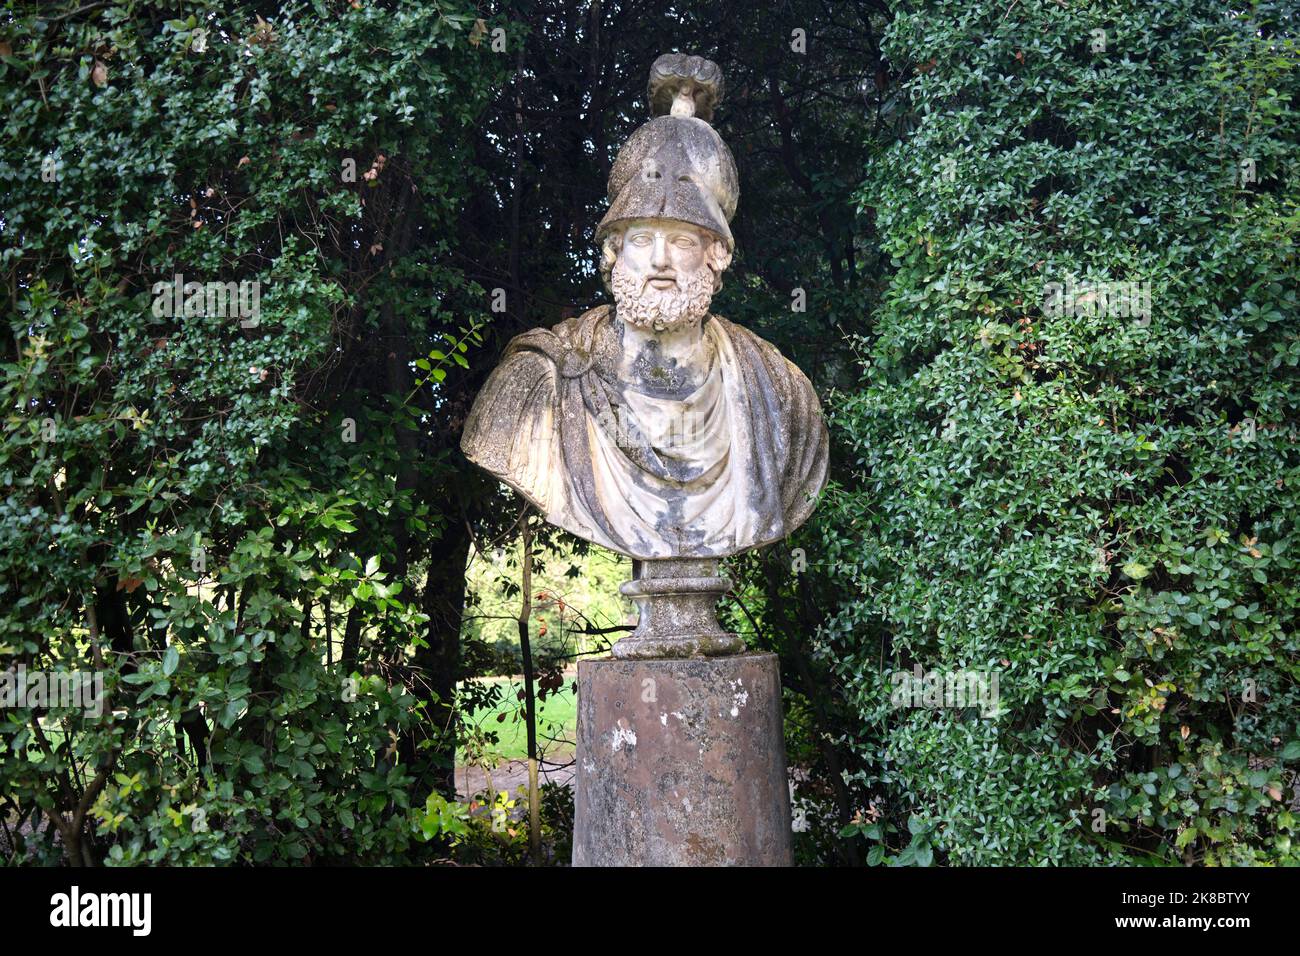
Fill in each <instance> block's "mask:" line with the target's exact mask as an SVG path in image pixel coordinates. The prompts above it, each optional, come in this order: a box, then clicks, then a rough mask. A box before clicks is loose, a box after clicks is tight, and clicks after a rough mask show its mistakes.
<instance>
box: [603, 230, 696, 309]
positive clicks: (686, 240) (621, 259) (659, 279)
mask: <svg viewBox="0 0 1300 956" xmlns="http://www.w3.org/2000/svg"><path fill="white" fill-rule="evenodd" d="M719 243H720V240H719V239H718V238H717V237H716V236H714V235H713V234H712V233H710V232H709V231H708V230H705V229H700V228H699V227H697V226H692V225H690V224H689V223H685V222H680V221H678V220H675V219H638V220H634V221H633V222H631V223H629V224H628V226H627V227H626V229H625V230H624V232H623V241H622V246H621V248H620V249H619V253H618V259H617V260H616V261H615V263H614V269H613V273H612V282H611V286H612V288H613V292H614V302H615V310H616V314H617V315H618V316H619V317H620V318H621V319H623V320H624V321H627V322H632V323H633V324H635V325H640V326H646V327H650V328H653V329H655V330H656V331H663V330H665V329H672V328H674V327H676V326H679V325H683V324H685V323H687V322H692V321H695V322H698V321H701V320H703V318H704V317H705V316H706V315H707V314H708V311H709V302H710V301H711V300H712V298H713V287H714V282H715V278H716V277H715V274H714V268H713V266H714V263H713V262H712V261H711V259H712V257H713V256H714V255H715V246H716V245H717V244H719Z"/></svg>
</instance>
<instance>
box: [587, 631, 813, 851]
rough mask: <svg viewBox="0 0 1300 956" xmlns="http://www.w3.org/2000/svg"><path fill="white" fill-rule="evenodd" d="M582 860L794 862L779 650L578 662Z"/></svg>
mask: <svg viewBox="0 0 1300 956" xmlns="http://www.w3.org/2000/svg"><path fill="white" fill-rule="evenodd" d="M576 782H577V786H576V793H575V818H574V838H573V864H574V866H642V865H645V866H789V865H791V862H792V860H791V832H790V801H789V789H788V787H789V785H788V783H787V780H786V766H785V745H784V742H783V737H782V733H781V688H780V676H779V673H778V665H777V659H776V656H775V655H774V654H739V655H735V656H731V657H717V658H694V659H690V660H611V659H602V660H591V661H581V662H580V663H579V664H578V752H577V781H576Z"/></svg>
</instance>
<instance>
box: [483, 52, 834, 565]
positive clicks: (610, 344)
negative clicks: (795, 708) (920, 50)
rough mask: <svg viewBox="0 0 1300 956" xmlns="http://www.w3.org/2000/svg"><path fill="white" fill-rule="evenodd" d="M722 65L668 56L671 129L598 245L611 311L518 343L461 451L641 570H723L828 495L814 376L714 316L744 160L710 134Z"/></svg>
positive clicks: (627, 174) (628, 180)
mask: <svg viewBox="0 0 1300 956" xmlns="http://www.w3.org/2000/svg"><path fill="white" fill-rule="evenodd" d="M721 95H722V74H721V71H720V70H719V69H718V67H717V64H715V63H711V62H709V61H708V60H704V59H701V58H700V57H692V56H681V55H676V54H674V55H668V56H664V57H660V58H659V60H657V61H656V62H655V65H654V68H653V69H652V71H651V79H650V100H651V104H652V109H653V110H654V112H656V113H657V114H665V113H666V114H667V115H657V116H656V117H655V118H654V119H652V120H651V121H650V122H648V123H646V124H645V125H644V126H642V127H641V128H640V129H638V130H637V131H636V132H635V133H634V134H633V135H632V136H631V138H630V139H629V140H628V141H627V142H626V143H625V144H624V145H623V148H622V149H621V150H620V151H619V155H618V158H617V160H616V161H615V163H614V166H613V169H612V171H611V173H610V178H609V195H610V208H609V210H608V213H607V215H606V216H605V218H604V219H603V220H602V221H601V223H600V226H599V227H598V229H597V235H598V237H599V238H600V240H601V243H602V249H601V273H602V275H603V276H604V277H605V281H606V285H607V287H608V288H609V290H610V291H611V292H612V293H613V296H614V307H613V308H612V309H611V308H610V307H609V306H607V305H602V306H599V307H597V308H595V309H592V310H591V311H589V312H587V313H586V314H585V315H582V316H579V317H576V318H572V319H569V320H566V321H565V322H561V323H560V324H558V325H556V326H554V327H553V328H550V329H534V330H532V331H530V332H526V333H524V334H523V335H520V336H517V337H516V338H515V339H514V340H513V341H512V342H511V343H510V345H509V346H508V347H507V348H506V351H505V354H504V355H503V357H502V360H501V363H500V365H499V366H498V367H497V369H496V370H495V371H494V372H493V373H492V375H491V377H490V378H489V379H488V381H487V383H486V385H485V386H484V387H483V390H482V391H481V392H480V393H479V395H478V397H477V398H476V400H475V402H474V406H473V408H472V409H471V411H470V414H469V416H468V419H467V420H466V423H465V431H464V435H463V437H462V440H461V448H462V450H463V451H464V452H465V455H466V456H467V457H468V458H469V459H470V460H471V461H473V462H475V463H476V464H478V465H480V466H481V467H483V468H485V469H486V470H487V471H489V472H491V473H492V474H493V475H496V476H497V477H498V478H500V479H501V480H502V481H503V482H505V483H506V484H508V485H510V486H511V487H513V488H514V489H516V490H517V491H519V492H520V493H521V494H522V495H524V497H525V498H527V499H528V500H529V501H531V502H532V503H533V504H534V505H535V506H536V507H537V508H538V510H539V511H540V512H541V513H542V514H543V515H544V516H545V518H546V520H547V521H548V522H550V523H551V524H554V525H557V526H559V527H561V528H564V529H565V530H567V531H570V532H572V533H573V534H575V535H577V536H578V537H580V538H585V539H586V540H588V541H593V542H595V543H596V544H600V545H603V546H604V547H606V548H610V549H612V550H614V551H618V552H620V553H622V554H626V555H631V556H632V557H635V558H642V559H653V558H660V559H662V558H717V557H725V556H727V555H731V554H736V553H739V552H741V551H746V550H749V549H751V548H757V547H761V546H762V545H765V544H770V543H771V542H773V541H778V540H780V539H781V538H784V537H785V536H786V535H788V534H790V533H791V532H792V531H794V529H795V528H797V527H798V526H799V525H800V524H802V523H803V522H804V521H805V520H807V518H808V516H809V514H811V512H812V510H813V506H814V504H815V499H816V497H817V495H818V494H819V493H820V491H821V489H822V487H823V485H824V484H825V482H826V471H827V450H828V447H829V437H828V435H827V431H826V425H825V423H824V421H823V419H822V411H821V405H820V403H819V401H818V399H817V394H816V392H815V391H814V389H813V387H812V385H811V383H810V382H809V381H808V379H807V377H805V376H804V374H803V373H802V372H801V371H800V370H799V369H798V368H797V367H796V366H795V365H794V364H793V363H791V362H789V361H788V360H787V359H786V358H785V357H784V356H782V355H781V353H780V352H779V351H778V350H777V349H776V348H775V347H774V346H773V345H772V344H771V343H769V342H766V341H764V340H763V339H761V338H759V337H758V336H757V335H755V334H754V333H752V332H750V331H748V330H747V329H745V328H742V327H741V326H738V325H735V324H733V323H731V322H728V321H727V320H726V319H724V318H722V317H721V316H717V315H713V314H711V313H710V312H709V305H710V303H711V301H712V297H713V295H714V294H715V293H716V292H717V291H718V289H719V288H721V285H722V276H723V273H724V272H725V271H726V270H727V268H728V266H729V265H730V264H731V256H732V251H733V247H734V241H733V237H732V235H731V231H730V228H729V225H728V223H729V221H730V219H731V217H732V216H733V215H734V213H735V211H736V203H737V202H738V199H739V180H738V179H737V176H736V167H735V161H734V159H733V157H732V155H731V153H730V151H729V150H728V149H727V146H726V144H725V143H724V142H723V141H722V139H721V138H720V137H719V136H718V134H717V132H716V131H715V130H714V129H713V127H712V126H710V125H709V123H708V122H707V121H706V120H707V118H709V117H711V116H712V110H713V108H714V106H715V105H716V104H717V102H718V100H719V99H720V98H721Z"/></svg>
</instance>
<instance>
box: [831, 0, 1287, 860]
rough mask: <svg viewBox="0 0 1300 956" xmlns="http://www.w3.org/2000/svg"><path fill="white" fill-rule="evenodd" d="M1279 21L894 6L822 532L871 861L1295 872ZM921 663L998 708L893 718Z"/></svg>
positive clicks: (1279, 10)
mask: <svg viewBox="0 0 1300 956" xmlns="http://www.w3.org/2000/svg"><path fill="white" fill-rule="evenodd" d="M1296 28H1297V21H1296V18H1295V14H1294V12H1293V10H1292V9H1291V8H1290V7H1283V6H1280V5H1271V4H1256V5H1253V7H1252V6H1248V7H1246V8H1243V9H1242V10H1240V11H1239V12H1229V11H1227V10H1226V9H1225V8H1224V6H1223V5H1222V4H1220V3H1217V2H1213V0H1177V2H1171V3H1162V4H1150V3H1143V2H1128V3H1123V2H1116V3H1111V2H1105V3H1086V4H1069V5H1063V4H1059V3H1055V2H1050V0H1022V2H1020V3H1014V4H1008V3H1005V2H996V3H993V2H983V0H977V2H964V0H963V2H925V3H911V4H905V5H904V7H903V9H900V10H899V11H898V14H897V16H896V19H895V20H894V22H893V24H892V26H891V28H890V30H889V33H888V37H887V45H886V54H887V56H888V57H889V58H890V60H891V62H892V63H893V65H894V67H895V68H896V69H899V70H904V71H906V72H907V75H908V80H907V83H906V95H907V97H908V98H909V104H910V109H911V111H912V114H913V118H914V123H913V125H912V128H911V129H910V130H909V132H908V134H907V135H906V136H905V137H904V139H903V140H902V141H901V142H899V143H898V144H897V145H896V146H895V147H894V148H893V149H891V150H890V151H889V152H888V153H887V154H886V155H885V157H884V160H883V161H882V162H880V163H879V164H878V165H876V166H875V167H873V168H872V169H871V170H870V171H869V178H868V180H867V182H866V183H865V185H864V187H863V190H862V192H861V196H860V202H861V205H862V206H863V208H869V209H872V210H874V212H875V215H876V217H877V224H878V227H879V230H880V236H881V241H882V242H883V243H884V244H885V247H886V249H887V250H888V252H889V254H890V255H891V256H892V260H893V272H892V276H891V282H890V285H889V288H888V291H887V293H886V295H885V299H884V302H883V306H882V308H881V309H880V311H879V313H878V315H877V317H876V318H877V324H876V327H875V329H874V332H873V334H872V335H870V336H869V337H867V338H866V339H864V340H862V341H861V342H860V354H861V366H862V380H861V385H860V388H858V389H856V390H853V391H851V392H847V393H843V394H838V395H836V396H835V397H834V398H833V400H832V401H831V402H830V403H829V407H830V410H831V412H832V414H833V418H834V426H833V427H834V429H835V430H836V431H837V432H838V433H839V435H840V437H841V439H842V440H843V441H844V442H845V443H846V446H847V448H848V452H849V456H850V459H851V460H850V461H848V462H847V463H846V464H848V465H849V466H850V467H851V471H852V476H853V477H852V480H851V481H850V482H847V483H845V484H844V485H842V486H841V487H838V488H836V489H834V490H833V492H832V494H831V496H830V497H829V499H828V501H827V504H826V508H825V512H824V513H823V515H822V520H821V522H820V526H821V527H822V528H823V535H824V540H823V543H822V548H823V567H825V568H827V569H829V571H830V573H832V574H833V575H834V577H835V579H836V581H837V583H838V584H839V586H840V587H841V588H842V589H843V590H844V592H846V593H849V594H851V595H852V596H851V597H850V598H849V599H847V600H846V601H844V603H843V604H842V605H841V607H840V608H839V610H838V613H837V614H836V615H835V616H834V618H833V620H832V622H831V623H830V625H828V626H827V627H826V628H825V629H824V630H823V632H822V633H821V635H820V644H821V649H822V652H823V654H824V655H825V656H826V657H827V658H828V659H829V660H831V661H832V662H833V664H834V667H835V669H836V671H837V672H838V675H839V677H840V678H841V680H843V682H844V684H845V686H847V687H848V688H850V690H849V694H850V697H851V701H852V703H853V704H854V706H855V707H856V709H857V711H858V713H859V715H860V717H861V726H860V729H859V730H858V731H857V732H856V734H855V737H854V739H853V740H852V744H853V746H854V747H855V749H856V751H857V754H858V755H859V756H860V757H861V758H862V760H863V761H864V763H865V765H866V767H867V770H866V771H864V772H863V773H861V774H859V775H858V778H857V781H856V782H857V783H858V784H859V785H860V786H862V787H863V788H865V789H866V791H867V792H868V793H869V794H870V795H871V799H874V800H876V802H877V806H876V809H877V810H878V811H880V813H881V815H880V816H879V817H878V818H877V817H876V814H874V813H869V814H868V815H867V816H865V817H864V818H863V819H862V821H861V825H860V826H857V827H853V828H850V831H851V832H865V833H866V835H867V836H868V837H869V838H873V839H874V840H876V841H877V846H876V848H875V849H873V852H872V857H871V858H872V860H873V861H880V860H885V859H889V860H894V861H896V862H921V863H926V862H929V861H930V860H931V859H937V860H941V861H942V860H946V861H947V862H950V863H953V864H990V863H1019V864H1038V863H1059V864H1095V863H1103V862H1118V861H1129V862H1133V861H1156V860H1158V861H1164V862H1180V863H1188V864H1200V863H1204V864H1230V863H1295V862H1298V861H1300V849H1297V848H1296V847H1295V846H1294V844H1293V842H1292V838H1293V834H1294V827H1295V816H1294V815H1293V814H1292V812H1291V811H1290V810H1289V809H1288V806H1289V804H1290V802H1291V800H1292V799H1293V796H1292V793H1291V791H1290V787H1291V786H1292V785H1293V783H1294V769H1295V767H1296V765H1297V761H1298V760H1300V730H1298V727H1297V725H1298V722H1300V689H1298V688H1297V678H1298V677H1300V645H1298V642H1297V636H1296V624H1297V613H1296V608H1297V603H1298V602H1300V590H1297V584H1298V583H1300V578H1298V575H1297V561H1298V560H1300V550H1298V549H1300V540H1297V523H1298V521H1300V495H1298V494H1297V490H1298V488H1300V468H1298V466H1300V454H1298V453H1297V446H1296V442H1297V418H1296V413H1297V405H1298V403H1300V389H1298V388H1297V385H1298V384H1300V383H1298V380H1297V379H1298V376H1297V362H1298V361H1300V336H1298V334H1297V333H1298V328H1300V326H1298V325H1297V321H1296V320H1297V299H1296V295H1297V284H1296V277H1297V264H1296V254H1295V247H1294V240H1295V236H1296V231H1297V225H1298V223H1300V216H1298V214H1297V191H1296V185H1297V182H1296V180H1297V169H1296V146H1295V144H1296V143H1297V142H1298V141H1300V121H1298V120H1300V116H1298V114H1297V110H1296V106H1297V100H1296V97H1297V94H1298V93H1300V76H1298V75H1297V71H1296V68H1295V64H1296V49H1295V37H1296ZM1097 30H1100V31H1104V35H1103V34H1100V33H1094V32H1093V31H1097ZM1243 160H1251V161H1253V172H1254V181H1253V182H1252V181H1250V178H1251V177H1250V176H1249V175H1243V173H1246V172H1248V171H1249V168H1250V165H1252V164H1245V165H1243ZM1068 282H1072V283H1073V284H1074V294H1073V295H1071V296H1069V297H1064V298H1063V299H1060V300H1055V301H1053V300H1052V299H1051V293H1052V291H1053V287H1052V285H1051V284H1052V283H1058V284H1060V285H1061V286H1064V285H1065V284H1066V283H1068ZM1099 283H1138V284H1139V285H1138V286H1136V288H1137V289H1138V290H1139V291H1141V289H1142V286H1141V285H1140V283H1149V287H1147V288H1148V289H1149V295H1150V306H1151V308H1150V314H1149V317H1145V316H1143V315H1137V316H1134V315H1128V316H1124V315H1120V314H1117V313H1118V311H1119V310H1118V309H1117V308H1116V307H1115V306H1114V305H1113V304H1111V303H1113V300H1114V296H1113V295H1112V297H1111V301H1110V303H1108V304H1107V305H1106V306H1105V307H1102V306H1100V305H1098V304H1097V302H1098V293H1099V292H1102V291H1106V292H1110V293H1113V292H1115V291H1118V288H1117V287H1110V288H1109V289H1108V288H1106V287H1104V286H1099V285H1097V284H1099ZM1088 284H1092V292H1091V293H1089V291H1088V288H1089V286H1088ZM1126 291H1127V290H1126ZM1071 303H1072V304H1073V308H1069V307H1068V306H1070V305H1071ZM1139 311H1142V310H1141V309H1139ZM916 664H920V665H921V667H922V669H923V670H924V671H931V670H933V671H938V672H949V671H963V670H969V671H978V672H986V673H988V674H990V675H991V674H993V673H995V672H996V674H997V676H998V678H999V693H1000V704H999V707H998V709H997V713H996V715H995V716H993V717H986V716H983V715H982V714H981V713H980V712H979V711H978V709H975V708H969V707H967V708H965V709H961V708H957V707H951V708H933V709H932V708H926V707H920V708H895V707H893V706H891V702H890V698H891V690H892V686H893V685H892V683H891V675H892V674H893V673H894V672H895V671H897V670H906V669H910V668H912V667H913V666H914V665H916ZM936 850H937V851H938V853H937V855H936V853H935V851H936Z"/></svg>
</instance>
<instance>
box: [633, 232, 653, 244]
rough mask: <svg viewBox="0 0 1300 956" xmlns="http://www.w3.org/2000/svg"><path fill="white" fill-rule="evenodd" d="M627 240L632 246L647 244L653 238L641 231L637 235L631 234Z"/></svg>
mask: <svg viewBox="0 0 1300 956" xmlns="http://www.w3.org/2000/svg"><path fill="white" fill-rule="evenodd" d="M629 241H630V242H631V243H632V245H634V246H648V245H650V243H651V242H653V241H654V240H653V239H651V238H650V237H649V236H647V235H646V234H645V233H642V234H641V235H639V236H633V237H632V238H631V239H630V240H629Z"/></svg>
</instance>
